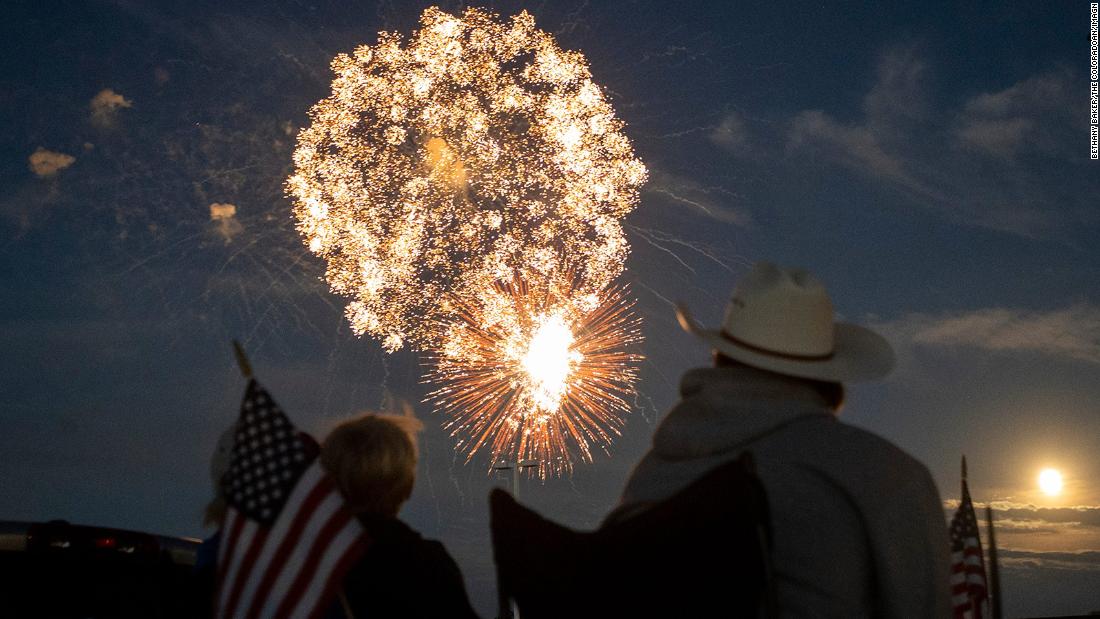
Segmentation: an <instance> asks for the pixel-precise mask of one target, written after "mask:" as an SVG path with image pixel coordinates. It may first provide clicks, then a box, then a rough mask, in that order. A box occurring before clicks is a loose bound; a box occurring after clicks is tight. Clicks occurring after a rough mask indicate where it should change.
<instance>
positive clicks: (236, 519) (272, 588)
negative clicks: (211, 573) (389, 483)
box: [215, 380, 369, 619]
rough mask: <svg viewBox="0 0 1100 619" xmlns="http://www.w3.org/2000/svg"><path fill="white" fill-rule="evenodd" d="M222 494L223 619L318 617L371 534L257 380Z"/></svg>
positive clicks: (218, 602)
mask: <svg viewBox="0 0 1100 619" xmlns="http://www.w3.org/2000/svg"><path fill="white" fill-rule="evenodd" d="M235 439H236V442H235V444H234V446H233V455H232V457H231V463H230V467H229V471H228V472H226V474H225V476H224V477H223V478H222V482H221V483H222V490H223V492H224V494H225V497H226V502H227V504H228V506H229V509H228V511H227V514H226V519H225V523H224V525H223V527H222V537H221V543H220V546H219V548H218V568H217V569H218V589H217V594H216V599H215V614H216V616H218V617H242V618H265V619H266V618H269V617H278V618H283V617H319V616H322V615H324V613H325V612H326V611H327V610H328V608H329V607H330V606H331V605H332V604H333V602H334V600H335V598H336V595H337V594H339V593H340V591H341V587H342V585H343V580H344V576H345V575H346V574H347V571H348V569H350V568H351V566H353V565H354V564H355V562H356V561H357V560H358V559H359V558H360V557H361V556H362V554H363V552H364V551H365V550H366V548H367V546H368V545H369V538H368V537H367V535H366V532H365V531H364V529H363V527H362V525H361V524H360V523H359V521H358V520H356V518H355V517H354V516H353V515H352V513H351V512H349V511H348V510H347V509H346V508H345V507H344V502H343V499H342V498H341V496H340V492H339V490H338V489H337V488H336V486H335V484H334V483H333V481H332V480H331V479H330V478H329V477H328V475H326V474H325V473H324V471H323V470H322V469H321V466H320V463H319V458H318V457H317V455H318V453H319V451H320V450H319V448H318V446H317V443H316V441H314V440H313V439H312V438H310V437H309V435H307V434H304V433H301V432H299V431H298V430H297V429H296V428H295V427H294V425H293V424H291V422H290V420H289V419H288V418H287V416H286V415H285V414H284V413H283V411H282V410H280V409H279V406H278V405H277V404H276V403H275V401H274V400H272V399H271V396H270V395H268V393H267V392H266V391H265V390H264V389H263V387H261V386H260V385H259V384H258V383H257V382H256V381H255V380H250V381H249V383H248V389H247V391H246V392H245V396H244V401H243V402H242V403H241V414H240V419H239V420H238V422H237V430H236V435H235Z"/></svg>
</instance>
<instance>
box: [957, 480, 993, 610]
mask: <svg viewBox="0 0 1100 619" xmlns="http://www.w3.org/2000/svg"><path fill="white" fill-rule="evenodd" d="M962 488H963V496H962V502H961V503H959V509H958V510H957V511H956V512H955V516H954V517H953V518H951V606H952V609H953V613H954V616H955V617H956V619H985V618H987V617H989V613H990V606H989V590H988V587H987V585H986V579H985V562H984V560H983V559H982V540H981V538H980V537H979V535H978V518H977V516H975V514H974V504H973V503H972V502H971V500H970V490H969V488H967V486H966V480H965V479H963V484H962Z"/></svg>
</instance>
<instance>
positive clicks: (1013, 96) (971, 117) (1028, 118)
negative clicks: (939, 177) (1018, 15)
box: [953, 71, 1073, 159]
mask: <svg viewBox="0 0 1100 619" xmlns="http://www.w3.org/2000/svg"><path fill="white" fill-rule="evenodd" d="M1071 92H1073V88H1072V76H1070V75H1069V74H1068V73H1067V72H1065V71H1062V72H1056V73H1048V74H1044V75H1038V76H1034V77H1031V78H1029V79H1026V80H1023V81H1021V82H1018V83H1017V84H1015V85H1013V86H1011V87H1009V88H1006V89H1004V90H1001V91H999V92H995V93H984V94H980V95H977V96H975V97H973V98H972V99H970V100H969V101H967V102H966V104H965V105H964V106H963V110H962V111H961V112H960V113H959V114H958V118H957V120H956V123H955V126H954V128H953V138H954V141H955V145H956V146H957V147H958V148H961V149H963V150H967V151H970V152H975V153H980V154H984V155H988V156H993V157H999V158H1003V159H1011V158H1014V157H1016V156H1017V155H1019V154H1022V153H1025V152H1039V153H1046V154H1056V153H1059V151H1060V150H1061V149H1062V147H1063V145H1065V144H1067V142H1071V141H1072V129H1071V126H1072V121H1071V118H1070V117H1069V115H1068V112H1069V110H1071V109H1072V105H1073V104H1072V101H1071V96H1070V93H1071ZM1064 154H1067V155H1068V153H1064Z"/></svg>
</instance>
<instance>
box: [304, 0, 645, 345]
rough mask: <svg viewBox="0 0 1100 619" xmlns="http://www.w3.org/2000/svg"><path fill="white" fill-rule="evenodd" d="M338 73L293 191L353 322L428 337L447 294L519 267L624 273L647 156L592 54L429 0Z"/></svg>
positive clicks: (395, 335)
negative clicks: (637, 147)
mask: <svg viewBox="0 0 1100 619" xmlns="http://www.w3.org/2000/svg"><path fill="white" fill-rule="evenodd" d="M332 68H333V70H334V71H335V73H336V78H335V79H334V80H333V83H332V95H331V96H330V97H328V98H327V99H324V100H322V101H320V102H319V103H318V104H317V105H315V106H314V107H313V109H312V110H311V111H310V117H311V119H312V124H311V125H310V126H309V127H308V128H306V129H304V130H303V131H302V132H301V133H300V134H299V136H298V148H297V150H296V151H295V153H294V163H295V166H296V170H295V173H294V175H293V176H291V177H290V178H289V179H288V181H287V189H288V192H289V193H290V195H291V196H292V197H293V199H294V213H295V215H296V216H297V218H298V228H299V230H300V231H301V233H302V234H303V236H304V237H305V239H306V242H307V244H308V245H309V248H310V249H311V250H312V251H313V252H314V253H316V254H318V255H320V256H322V257H324V258H325V259H326V260H327V261H328V269H327V273H326V277H327V279H328V282H329V284H330V286H331V287H332V289H333V290H334V291H335V292H337V293H340V294H343V295H347V296H349V297H350V298H351V300H350V302H349V303H348V306H347V315H348V319H349V320H350V322H351V325H352V327H353V329H354V330H355V332H356V333H358V334H363V333H368V334H370V335H372V336H374V337H377V338H379V339H380V340H381V341H382V342H383V345H384V346H385V347H386V349H387V350H391V351H392V350H396V349H398V348H400V347H401V346H403V345H404V344H405V343H409V344H411V345H412V346H413V347H415V348H425V347H428V346H431V345H437V344H438V333H436V332H435V331H434V330H433V329H431V328H429V327H428V326H427V325H429V324H436V323H438V322H439V319H441V318H445V317H447V316H449V315H453V313H454V312H455V308H454V307H452V306H451V305H450V304H449V303H447V302H443V301H442V300H443V299H449V298H463V299H469V298H475V297H477V296H478V295H479V294H483V292H484V291H486V290H488V289H489V288H491V287H492V285H493V282H496V281H509V280H510V279H511V277H512V275H513V273H515V272H517V271H519V272H524V273H530V275H529V276H528V277H529V278H538V277H547V276H551V275H552V274H553V273H557V272H564V271H566V270H569V271H571V272H572V273H574V275H575V277H576V281H577V286H576V289H577V292H578V293H579V294H597V293H599V291H601V290H603V289H604V288H605V287H607V286H608V285H609V284H611V283H612V281H613V280H614V279H615V278H616V277H617V276H618V275H619V274H620V273H621V272H622V270H623V261H624V260H625V258H626V255H627V252H628V250H629V247H628V244H627V242H626V239H625V237H624V235H623V230H622V226H621V224H620V220H621V219H622V218H623V217H624V216H625V215H626V214H627V213H628V212H629V211H630V210H631V209H632V208H633V207H634V206H635V205H636V204H637V201H638V190H639V188H640V186H641V184H642V183H643V182H644V181H645V179H646V169H645V166H644V165H643V164H642V163H641V162H640V161H639V160H638V159H636V158H635V157H634V153H633V149H632V147H631V144H630V141H629V140H628V139H627V138H626V136H624V135H623V133H622V127H623V123H622V121H621V120H619V119H618V118H616V116H615V112H614V110H613V109H612V108H611V105H610V104H609V102H608V101H607V98H606V97H605V96H604V93H603V91H602V90H601V89H600V87H599V86H597V85H596V84H595V83H594V82H593V81H592V78H591V74H590V72H589V69H588V64H587V62H586V61H585V59H584V57H583V56H582V55H581V54H580V53H578V52H567V51H563V50H561V49H560V48H559V47H558V46H557V44H556V43H555V42H554V39H553V37H552V36H551V35H550V34H548V33H546V32H543V31H541V30H538V29H537V28H535V23H534V18H532V17H531V15H530V14H528V13H526V12H522V13H520V14H519V15H516V16H514V17H512V18H511V19H510V20H508V21H501V20H500V19H499V18H498V17H497V16H496V15H493V14H492V13H489V12H486V11H483V10H479V9H468V10H466V12H465V13H463V14H462V15H461V16H453V15H449V14H447V13H444V12H442V11H440V10H439V9H437V8H430V9H427V10H426V11H424V13H423V15H422V16H421V29H420V30H417V31H415V32H414V33H413V34H412V36H411V37H409V39H408V41H404V42H403V41H402V39H401V37H400V36H399V35H398V34H396V33H381V34H380V35H379V40H378V43H377V44H376V45H374V46H369V45H364V46H361V47H359V48H357V49H356V50H355V52H354V53H353V54H351V55H347V54H341V55H339V56H337V57H336V58H335V60H333V63H332ZM563 256H564V257H567V261H563V258H562V257H563Z"/></svg>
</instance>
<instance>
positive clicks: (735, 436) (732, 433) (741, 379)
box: [653, 367, 834, 460]
mask: <svg viewBox="0 0 1100 619" xmlns="http://www.w3.org/2000/svg"><path fill="white" fill-rule="evenodd" d="M680 396H681V400H680V403H679V404H677V405H676V407H675V408H673V409H672V410H671V411H670V412H669V414H668V416H666V417H665V419H664V420H663V421H662V422H661V423H660V425H659V426H658V427H657V430H656V432H655V433H654V434H653V454H654V455H656V456H658V457H661V458H663V459H667V460H687V459H693V458H702V457H707V456H712V455H716V454H720V453H723V452H727V451H730V450H732V449H736V448H737V447H738V446H740V445H742V444H745V443H749V442H751V441H754V440H756V439H759V438H761V437H762V436H764V435H766V434H769V433H771V432H774V431H777V430H779V429H782V428H784V427H786V426H787V425H788V424H790V423H794V422H797V421H799V420H802V419H806V418H820V417H828V418H833V416H834V412H833V409H832V408H831V407H830V406H829V404H828V402H827V401H826V399H825V396H823V395H822V394H821V393H819V392H818V391H817V390H816V389H814V387H813V386H812V385H811V384H808V383H807V382H806V381H805V380H802V379H798V378H791V377H787V376H782V375H779V374H774V373H772V372H766V371H763V370H757V369H755V368H751V367H716V368H697V369H694V370H690V371H688V372H687V373H686V374H684V377H683V379H682V380H681V381H680Z"/></svg>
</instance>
